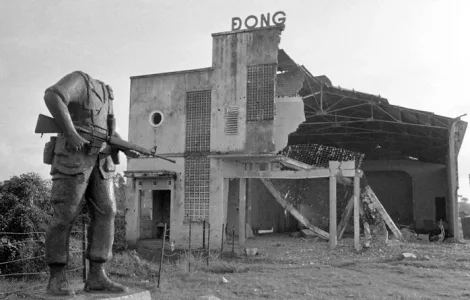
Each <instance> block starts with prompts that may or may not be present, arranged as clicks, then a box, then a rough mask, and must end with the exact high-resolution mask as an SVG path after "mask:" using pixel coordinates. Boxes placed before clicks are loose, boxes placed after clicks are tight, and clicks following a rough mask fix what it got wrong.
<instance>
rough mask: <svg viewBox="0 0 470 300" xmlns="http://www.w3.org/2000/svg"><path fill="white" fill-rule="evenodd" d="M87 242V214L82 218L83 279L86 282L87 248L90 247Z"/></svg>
mask: <svg viewBox="0 0 470 300" xmlns="http://www.w3.org/2000/svg"><path fill="white" fill-rule="evenodd" d="M87 242H88V239H87V228H86V222H85V216H83V218H82V265H83V271H82V272H83V273H82V279H83V282H86V280H87V277H88V262H87V259H86V248H87V247H88V245H87Z"/></svg>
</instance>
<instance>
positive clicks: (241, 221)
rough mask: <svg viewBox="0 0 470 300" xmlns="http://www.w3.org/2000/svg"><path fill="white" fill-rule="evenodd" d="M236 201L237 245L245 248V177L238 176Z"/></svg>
mask: <svg viewBox="0 0 470 300" xmlns="http://www.w3.org/2000/svg"><path fill="white" fill-rule="evenodd" d="M239 199H240V200H239V202H238V245H239V246H240V248H245V246H246V239H245V224H246V179H245V178H240V194H239Z"/></svg>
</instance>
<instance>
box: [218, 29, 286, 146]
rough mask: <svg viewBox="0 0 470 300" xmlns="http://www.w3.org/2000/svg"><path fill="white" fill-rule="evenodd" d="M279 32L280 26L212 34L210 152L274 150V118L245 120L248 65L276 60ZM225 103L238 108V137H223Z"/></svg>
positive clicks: (270, 62) (274, 61) (271, 62)
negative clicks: (277, 27) (212, 84)
mask: <svg viewBox="0 0 470 300" xmlns="http://www.w3.org/2000/svg"><path fill="white" fill-rule="evenodd" d="M280 33H281V30H280V29H269V30H254V31H245V32H240V33H234V34H215V35H213V45H212V68H213V69H214V71H213V76H212V80H213V82H214V90H213V93H212V96H213V107H214V111H215V114H214V115H213V126H212V132H211V150H212V151H220V152H250V153H254V152H257V153H259V152H273V151H274V150H275V149H274V129H273V121H260V122H249V123H247V122H246V94H247V93H246V92H247V67H248V66H251V65H259V64H273V63H274V64H275V63H277V53H278V45H279V42H280ZM273 100H274V99H273ZM227 106H237V107H239V108H240V119H239V132H240V134H239V135H238V136H226V134H225V132H224V128H225V126H224V125H225V115H224V114H225V108H226V107H227ZM219 124H220V125H222V126H220V125H219Z"/></svg>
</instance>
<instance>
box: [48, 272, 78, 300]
mask: <svg viewBox="0 0 470 300" xmlns="http://www.w3.org/2000/svg"><path fill="white" fill-rule="evenodd" d="M49 269H50V277H49V284H48V285H47V289H46V290H47V293H49V294H52V295H54V296H73V295H75V292H74V291H73V290H71V289H69V283H68V281H67V276H66V274H65V265H49Z"/></svg>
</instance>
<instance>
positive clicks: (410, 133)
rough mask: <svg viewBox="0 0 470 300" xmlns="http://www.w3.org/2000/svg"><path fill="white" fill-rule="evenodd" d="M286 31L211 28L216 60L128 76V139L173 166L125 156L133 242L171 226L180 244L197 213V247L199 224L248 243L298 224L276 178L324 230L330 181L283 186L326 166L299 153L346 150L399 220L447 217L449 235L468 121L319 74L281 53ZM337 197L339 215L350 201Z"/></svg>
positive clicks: (419, 222)
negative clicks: (250, 235)
mask: <svg viewBox="0 0 470 300" xmlns="http://www.w3.org/2000/svg"><path fill="white" fill-rule="evenodd" d="M283 30H284V26H271V27H264V28H255V29H249V30H238V31H231V32H222V33H215V34H212V37H213V47H212V66H211V67H209V68H202V69H195V70H184V71H177V72H171V73H161V74H151V75H140V76H134V77H131V93H130V116H129V141H130V142H132V143H135V144H139V145H142V146H144V147H147V148H151V147H153V146H154V145H158V151H157V153H158V154H160V155H163V156H166V157H170V158H173V159H174V160H176V163H175V164H172V163H170V162H168V161H165V160H159V159H155V158H147V157H143V158H137V159H129V161H128V170H127V171H126V172H125V174H126V176H127V177H128V181H127V182H128V195H127V212H126V221H127V231H126V236H127V240H128V241H129V242H130V243H137V242H138V241H139V240H144V239H156V238H159V237H161V234H162V224H163V223H167V224H168V226H169V228H170V239H171V241H175V244H176V246H184V245H186V243H187V241H188V227H189V222H190V221H191V222H194V223H193V224H192V227H193V239H194V243H195V244H196V247H197V246H198V243H199V244H200V243H201V238H200V235H201V232H202V223H201V221H202V220H205V221H206V222H209V223H210V225H211V238H210V240H211V243H213V245H214V246H216V245H219V246H220V240H221V238H222V230H223V229H222V228H225V231H227V232H229V233H230V232H231V231H232V229H233V230H234V231H235V234H237V235H238V236H239V238H240V239H241V240H242V241H241V243H243V242H244V237H245V234H243V231H245V230H243V228H245V226H246V225H244V224H248V225H249V226H248V227H251V228H252V229H253V230H254V231H255V232H256V231H258V230H264V229H273V231H275V232H283V231H286V230H295V229H297V228H298V226H299V224H298V219H296V218H293V217H291V216H290V214H288V213H286V210H285V208H284V207H283V206H281V205H280V204H279V203H278V201H276V199H275V196H273V193H272V192H271V191H270V190H269V187H268V186H267V185H266V184H264V182H263V179H272V180H271V182H272V184H271V187H272V186H274V187H275V188H278V189H279V193H280V194H282V198H284V199H286V200H288V201H290V200H292V199H297V200H299V199H301V201H297V203H292V205H293V206H295V207H296V208H297V211H299V212H300V213H301V214H302V215H303V216H304V217H305V218H306V219H308V220H309V221H310V222H311V223H312V224H315V226H318V227H319V228H323V229H324V230H327V229H328V222H327V221H322V218H321V217H319V216H322V215H323V216H326V217H328V203H323V204H322V203H319V201H318V199H319V198H318V195H319V194H321V193H320V192H319V191H320V190H321V189H322V187H324V186H326V193H328V181H326V182H324V181H321V180H320V179H314V180H317V181H316V182H317V184H316V186H318V189H313V190H311V191H310V192H305V193H302V191H308V188H309V187H312V186H313V185H312V184H310V183H308V181H304V182H303V183H302V184H300V185H303V186H304V187H305V186H307V187H306V188H299V187H298V186H299V185H297V188H296V189H294V190H292V191H291V192H289V191H284V192H283V191H281V189H282V188H281V186H282V183H275V182H276V180H298V182H300V181H302V180H312V178H313V177H309V176H308V174H309V172H310V171H308V170H309V168H308V165H318V163H315V162H308V160H305V159H302V157H301V156H302V155H304V156H305V155H306V156H308V155H309V154H311V153H313V152H315V151H317V152H318V151H319V149H323V150H322V151H324V152H325V153H329V154H328V155H329V156H331V157H330V158H329V157H325V159H327V160H338V156H344V155H346V156H349V159H343V160H354V161H356V163H358V162H360V164H361V165H360V168H361V170H363V171H364V173H365V176H364V177H363V179H362V181H364V180H367V183H368V185H370V186H371V187H372V188H373V190H374V191H375V193H376V195H377V196H378V198H379V199H380V201H381V202H382V204H383V206H384V207H385V209H386V210H387V211H388V213H389V215H390V216H391V218H392V219H393V220H394V221H395V223H397V224H402V225H409V226H411V228H413V229H416V230H417V231H426V230H431V229H433V228H435V227H436V221H437V220H439V219H442V220H444V221H445V224H447V225H446V226H447V227H448V228H449V230H450V232H451V233H453V232H455V230H458V225H457V224H458V223H457V222H458V206H457V189H458V186H457V185H458V180H457V156H458V153H459V149H460V146H461V144H462V140H463V137H464V134H465V130H466V126H467V124H466V123H465V122H463V121H461V120H460V119H459V118H456V119H453V118H448V117H443V116H438V115H435V114H433V113H430V112H426V111H419V110H414V109H409V108H405V107H400V106H396V105H392V104H390V103H389V101H388V100H387V99H385V98H382V97H380V96H376V95H371V94H367V93H363V92H358V91H354V90H348V89H344V88H340V87H338V86H334V85H333V84H332V81H331V80H330V79H329V78H328V77H326V76H314V75H312V73H311V72H310V71H309V70H307V69H306V68H305V67H304V66H301V65H299V64H297V63H296V62H295V61H294V60H293V59H291V58H290V57H289V55H288V54H287V53H286V51H284V50H282V49H279V43H280V36H281V32H282V31H283ZM346 72H347V70H346ZM322 147H323V148H322ZM338 149H339V150H338ZM335 151H336V152H335ZM338 151H339V152H338ZM333 152H335V153H336V154H334V155H333V154H332V153H333ZM293 153H294V155H293ZM299 153H300V154H299ZM302 153H303V154H302ZM305 166H307V167H305ZM326 167H328V166H326ZM357 167H358V165H357V164H356V168H357ZM286 170H304V171H303V172H304V173H303V175H305V176H304V177H302V176H300V175H298V173H299V172H300V171H299V172H293V173H289V174H294V173H296V174H297V175H295V176H294V175H292V177H289V176H291V175H286V174H288V173H286V172H289V171H286ZM305 170H307V171H305ZM299 176H300V177H299ZM326 176H329V175H326ZM302 178H304V179H302ZM308 178H310V179H308ZM341 184H347V183H341V182H338V185H341ZM284 186H285V185H284ZM289 193H290V194H289ZM288 194H289V195H288ZM293 201H294V200H293ZM338 201H339V203H338V214H339V215H340V214H341V212H342V210H343V209H344V206H345V205H346V204H345V202H344V201H343V202H342V201H341V200H338ZM240 224H242V225H240ZM242 230H243V231H242ZM239 232H242V234H239Z"/></svg>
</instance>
